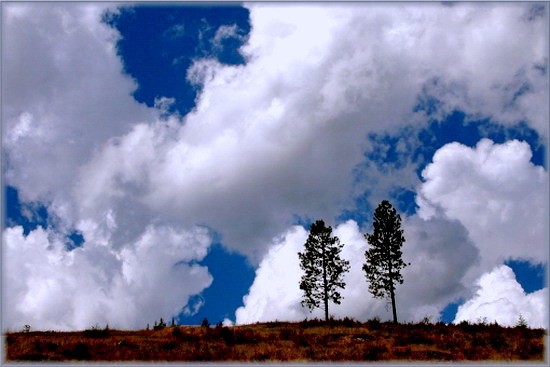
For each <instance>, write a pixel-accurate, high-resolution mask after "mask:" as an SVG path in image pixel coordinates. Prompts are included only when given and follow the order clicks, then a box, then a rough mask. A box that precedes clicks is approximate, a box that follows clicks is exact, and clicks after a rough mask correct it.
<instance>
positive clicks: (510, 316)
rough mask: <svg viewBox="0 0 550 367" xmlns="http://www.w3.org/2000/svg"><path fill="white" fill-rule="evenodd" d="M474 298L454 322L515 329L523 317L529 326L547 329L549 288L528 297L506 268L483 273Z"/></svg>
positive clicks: (500, 267)
mask: <svg viewBox="0 0 550 367" xmlns="http://www.w3.org/2000/svg"><path fill="white" fill-rule="evenodd" d="M477 288H478V289H477V291H476V293H475V295H474V296H473V297H472V298H471V299H470V300H468V301H467V302H466V303H464V304H463V305H461V306H460V307H459V308H458V311H457V314H456V318H455V320H454V322H455V323H459V322H461V321H469V322H479V321H484V319H485V321H487V322H494V321H496V322H497V323H499V324H500V325H504V326H514V325H516V323H517V322H518V320H519V316H520V315H521V316H523V318H524V319H525V321H526V322H527V324H528V325H529V327H537V328H545V327H548V288H543V289H541V290H539V291H536V292H533V293H529V294H526V293H525V292H524V290H523V288H522V287H521V285H520V284H519V283H518V282H517V281H516V277H515V275H514V272H513V271H512V269H510V268H509V267H508V266H506V265H501V266H499V267H496V268H495V269H493V270H492V271H490V272H488V273H486V274H484V275H483V276H482V277H480V278H479V280H478V282H477Z"/></svg>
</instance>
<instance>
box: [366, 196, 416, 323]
mask: <svg viewBox="0 0 550 367" xmlns="http://www.w3.org/2000/svg"><path fill="white" fill-rule="evenodd" d="M365 238H366V239H367V241H368V243H369V244H370V248H369V249H368V250H367V251H366V252H365V258H366V262H365V264H364V265H363V270H364V271H365V275H366V278H367V281H368V282H369V291H370V292H371V293H372V295H373V296H374V297H377V298H390V299H391V303H392V310H393V321H394V322H397V310H396V305H395V286H396V284H397V283H399V284H402V283H403V276H402V275H401V269H402V268H404V267H405V266H407V265H410V264H405V262H403V260H402V252H401V246H402V245H403V243H404V242H405V237H404V236H403V230H402V229H401V217H400V216H399V214H397V211H396V210H395V208H394V207H393V206H392V205H391V204H390V202H389V201H387V200H383V201H382V202H381V203H380V205H378V207H377V208H376V210H375V211H374V221H373V233H372V234H369V233H367V234H365Z"/></svg>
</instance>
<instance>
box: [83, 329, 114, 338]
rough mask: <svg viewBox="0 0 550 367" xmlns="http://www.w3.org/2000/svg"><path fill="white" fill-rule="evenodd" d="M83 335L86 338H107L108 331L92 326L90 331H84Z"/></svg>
mask: <svg viewBox="0 0 550 367" xmlns="http://www.w3.org/2000/svg"><path fill="white" fill-rule="evenodd" d="M83 335H84V337H86V338H106V337H108V336H109V330H107V329H99V328H98V327H97V326H94V327H92V328H91V329H86V330H84V332H83Z"/></svg>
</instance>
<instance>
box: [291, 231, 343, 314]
mask: <svg viewBox="0 0 550 367" xmlns="http://www.w3.org/2000/svg"><path fill="white" fill-rule="evenodd" d="M331 234H332V228H331V227H326V226H325V222H324V221H322V220H318V221H316V222H315V223H313V224H312V225H311V227H310V231H309V236H308V238H307V241H306V243H305V249H304V252H303V253H301V252H299V253H298V257H299V258H300V267H301V268H302V270H303V271H304V272H305V273H304V275H302V279H301V281H300V289H301V290H303V291H304V299H303V300H302V305H306V306H308V307H309V309H310V311H311V310H313V309H314V308H316V307H319V305H320V304H321V302H323V305H324V310H325V321H328V302H329V300H332V301H333V302H334V303H336V304H340V300H341V299H342V295H341V294H340V293H339V292H338V288H342V289H343V288H344V287H345V286H346V283H344V282H343V281H342V276H343V274H344V273H345V272H347V271H349V261H347V260H343V259H341V258H340V252H341V251H342V247H343V246H344V245H343V244H340V240H339V239H338V237H336V236H334V237H333V236H331Z"/></svg>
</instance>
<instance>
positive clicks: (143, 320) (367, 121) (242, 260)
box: [2, 3, 549, 330]
mask: <svg viewBox="0 0 550 367" xmlns="http://www.w3.org/2000/svg"><path fill="white" fill-rule="evenodd" d="M2 17H3V19H2V179H3V185H4V188H5V190H4V195H3V202H4V205H3V207H4V215H3V228H2V231H3V232H2V327H3V329H4V330H5V329H9V330H18V329H21V328H23V326H24V325H31V327H32V328H33V329H43V330H76V329H85V328H89V327H92V326H95V325H99V326H103V325H107V324H108V325H109V327H111V328H122V329H141V328H145V327H146V325H153V324H154V322H156V321H158V320H159V319H160V318H161V317H162V318H163V319H164V320H171V319H172V318H174V319H175V321H176V322H177V323H178V324H184V325H189V324H200V323H201V322H202V320H203V319H204V318H207V319H208V320H209V321H210V323H212V324H215V323H218V322H223V323H224V324H228V325H229V324H246V323H254V322H258V321H274V320H279V321H283V320H285V321H297V320H303V319H304V318H313V317H322V315H323V312H322V310H320V309H317V310H314V311H313V312H310V311H309V309H307V308H304V307H302V306H301V304H300V301H301V299H302V293H301V291H300V289H299V280H300V277H301V270H300V267H299V263H298V256H297V253H298V252H300V251H303V245H304V243H305V241H306V238H307V235H308V230H309V225H310V224H311V223H312V222H314V221H315V220H317V219H323V220H324V221H325V222H326V223H327V224H328V225H330V226H331V227H332V228H333V231H334V234H335V235H337V236H338V237H339V239H340V241H341V243H343V244H344V248H343V251H342V254H341V256H342V257H344V258H346V259H347V260H349V261H350V265H351V270H350V272H349V273H347V274H346V275H345V277H344V281H345V283H346V288H345V289H344V290H343V291H342V295H343V300H342V303H341V304H340V305H330V307H329V311H330V313H331V315H333V316H334V317H338V318H343V317H345V316H348V317H353V318H355V319H357V320H362V321H364V320H368V319H371V318H374V317H379V318H380V319H381V320H390V319H391V309H389V308H388V303H387V300H384V299H375V298H373V297H372V296H371V295H370V294H369V292H368V283H367V282H366V278H365V275H364V273H363V272H362V269H361V268H362V264H363V263H364V262H365V258H364V253H365V251H366V250H367V249H368V246H369V245H368V243H367V242H366V240H365V237H364V234H365V233H370V232H371V231H372V215H373V212H374V209H375V208H376V207H377V205H378V204H379V203H380V202H381V201H382V200H384V199H387V200H390V202H392V204H393V205H394V206H395V207H396V208H397V209H398V212H399V213H400V215H401V218H402V228H403V230H404V236H405V239H406V242H405V243H404V245H403V248H402V251H403V258H404V260H405V262H407V263H410V264H411V265H410V266H408V267H406V268H405V269H403V271H402V275H403V278H404V283H403V284H402V285H399V286H398V287H397V289H396V293H397V296H396V297H397V315H398V319H399V320H400V321H403V322H417V321H420V320H422V319H424V318H425V317H429V318H430V319H431V320H432V321H437V320H443V321H444V322H461V321H463V320H467V321H471V322H478V321H480V320H486V321H488V322H493V321H495V322H498V323H499V324H501V325H514V324H515V323H516V322H517V321H518V319H519V316H520V314H521V316H522V317H523V318H524V319H525V320H526V321H527V323H528V324H529V325H530V326H532V327H547V325H548V317H547V315H548V303H549V302H548V301H549V299H548V284H547V277H548V275H547V268H548V250H549V246H548V243H549V242H548V239H549V234H548V225H547V224H548V219H549V211H548V200H549V198H548V162H547V154H548V133H549V131H548V130H549V129H548V127H549V102H548V101H549V95H548V94H549V78H548V75H549V73H548V45H549V39H548V24H549V23H548V6H547V4H543V3H484V4H478V3H447V4H439V3H408V4H392V3H353V4H352V3H347V4H315V3H308V4H274V3H250V4H248V3H245V4H242V5H237V4H233V5H223V6H221V5H217V6H213V5H211V6H206V5H203V6H197V5H195V6H190V5H175V4H169V5H166V4H165V5H155V6H153V5H148V6H146V5H137V6H134V5H132V4H129V3H123V4H107V3H46V4H45V3H2Z"/></svg>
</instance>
